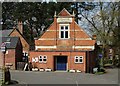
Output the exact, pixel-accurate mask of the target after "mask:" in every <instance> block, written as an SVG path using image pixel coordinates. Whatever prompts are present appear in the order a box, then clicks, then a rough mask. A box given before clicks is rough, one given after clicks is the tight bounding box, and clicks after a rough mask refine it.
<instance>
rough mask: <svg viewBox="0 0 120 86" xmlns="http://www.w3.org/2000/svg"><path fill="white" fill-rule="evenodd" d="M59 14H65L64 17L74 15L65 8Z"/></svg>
mask: <svg viewBox="0 0 120 86" xmlns="http://www.w3.org/2000/svg"><path fill="white" fill-rule="evenodd" d="M58 16H62V17H63V16H64V17H66V16H67V17H68V16H69V17H71V16H72V15H71V14H70V13H69V12H68V11H67V10H66V9H65V8H64V9H63V10H62V11H61V12H60V13H59V14H58Z"/></svg>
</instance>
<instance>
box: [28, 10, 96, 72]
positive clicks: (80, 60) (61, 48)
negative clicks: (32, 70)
mask: <svg viewBox="0 0 120 86" xmlns="http://www.w3.org/2000/svg"><path fill="white" fill-rule="evenodd" d="M94 49H95V40H92V38H90V36H88V35H87V34H86V33H85V31H84V30H83V29H82V28H81V27H80V26H79V25H78V24H77V23H76V22H75V15H74V12H73V14H72V15H71V14H70V13H69V12H68V11H67V10H66V9H63V10H62V11H61V12H60V13H59V14H58V15H56V13H55V15H54V22H53V23H52V24H51V25H50V27H49V28H48V29H47V30H46V32H45V33H44V34H43V35H42V36H41V37H39V38H38V39H37V40H35V51H30V61H31V62H32V64H33V66H34V67H37V68H44V69H46V68H51V69H52V70H53V71H57V70H63V71H65V70H71V69H74V70H80V71H83V72H89V71H90V69H92V68H93V67H94V66H95V56H94Z"/></svg>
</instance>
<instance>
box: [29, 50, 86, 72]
mask: <svg viewBox="0 0 120 86" xmlns="http://www.w3.org/2000/svg"><path fill="white" fill-rule="evenodd" d="M40 55H46V56H47V63H39V62H36V63H34V62H33V63H32V65H33V66H35V67H38V68H51V69H52V70H54V67H55V66H54V56H67V70H70V69H76V70H81V71H84V72H85V71H86V68H85V67H86V55H85V52H36V51H31V52H30V62H32V58H34V57H39V56H40ZM75 56H83V63H75V62H74V57H75Z"/></svg>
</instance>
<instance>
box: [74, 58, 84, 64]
mask: <svg viewBox="0 0 120 86" xmlns="http://www.w3.org/2000/svg"><path fill="white" fill-rule="evenodd" d="M77 57H78V58H77ZM76 59H78V62H76ZM80 59H82V62H80ZM74 62H75V63H83V56H75V57H74Z"/></svg>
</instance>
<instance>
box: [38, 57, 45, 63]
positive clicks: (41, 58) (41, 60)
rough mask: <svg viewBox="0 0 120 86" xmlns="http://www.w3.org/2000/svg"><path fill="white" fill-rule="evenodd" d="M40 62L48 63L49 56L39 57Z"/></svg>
mask: <svg viewBox="0 0 120 86" xmlns="http://www.w3.org/2000/svg"><path fill="white" fill-rule="evenodd" d="M39 62H40V63H46V62H47V56H39Z"/></svg>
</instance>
